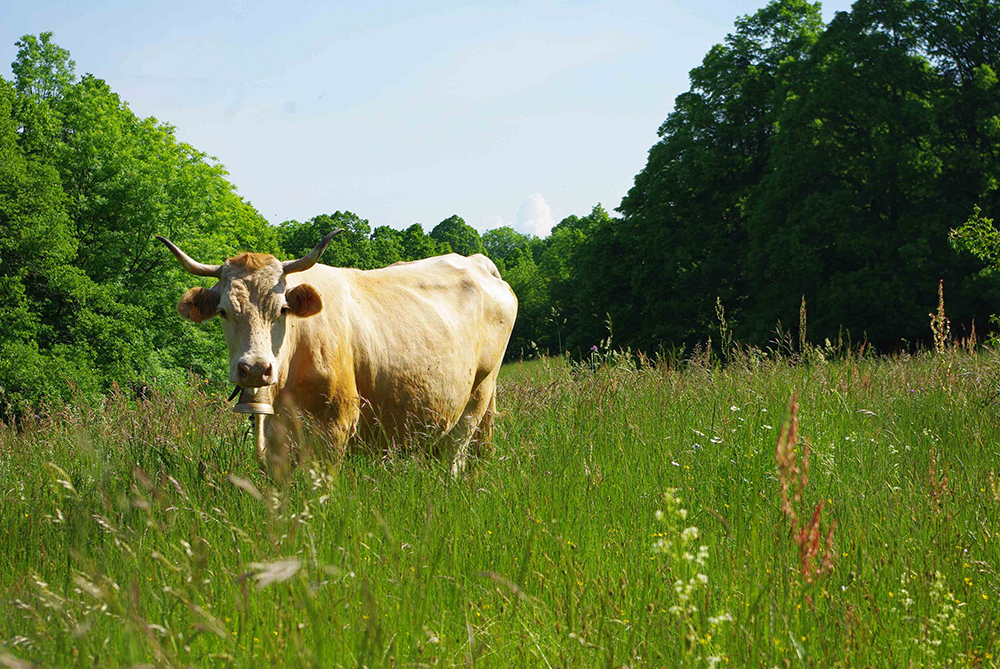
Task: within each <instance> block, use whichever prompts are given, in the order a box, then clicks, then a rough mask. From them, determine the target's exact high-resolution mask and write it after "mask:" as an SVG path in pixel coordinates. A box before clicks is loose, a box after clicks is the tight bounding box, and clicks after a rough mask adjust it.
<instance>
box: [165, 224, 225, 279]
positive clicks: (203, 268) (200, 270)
mask: <svg viewBox="0 0 1000 669" xmlns="http://www.w3.org/2000/svg"><path fill="white" fill-rule="evenodd" d="M156 238H157V239H159V240H160V241H161V242H163V243H164V245H165V246H166V247H167V248H168V249H170V250H171V251H172V252H173V254H174V255H175V256H177V259H178V260H179V261H180V263H181V266H183V267H184V269H186V270H187V271H188V272H190V273H191V274H194V275H195V276H214V277H215V278H217V279H218V278H219V277H220V276H222V266H221V265H204V264H202V263H200V262H198V261H197V260H194V259H192V258H191V256H189V255H188V254H186V253H184V251H181V250H180V249H179V248H177V246H176V245H175V244H174V243H173V242H172V241H170V240H169V239H167V238H166V237H160V236H159V235H156Z"/></svg>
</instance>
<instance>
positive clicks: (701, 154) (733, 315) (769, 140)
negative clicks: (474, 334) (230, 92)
mask: <svg viewBox="0 0 1000 669" xmlns="http://www.w3.org/2000/svg"><path fill="white" fill-rule="evenodd" d="M16 46H17V47H18V52H17V57H16V60H15V61H14V63H13V64H12V71H13V75H14V76H13V80H12V81H6V80H4V79H0V406H5V407H11V408H14V409H15V410H18V409H19V408H23V407H28V406H32V405H37V404H38V403H40V402H42V401H44V400H47V399H52V400H56V401H65V400H69V399H71V398H73V397H81V396H82V397H94V396H99V395H100V394H101V393H103V392H106V391H107V390H108V389H109V388H111V387H112V386H113V385H118V386H120V387H123V388H126V389H129V390H130V391H132V392H139V393H141V392H142V389H143V388H146V387H149V386H155V385H172V384H176V383H178V382H180V381H183V380H184V379H185V378H186V375H187V374H188V373H190V372H194V373H195V374H197V375H199V376H203V377H205V378H208V379H214V380H216V381H218V382H219V383H222V382H223V381H224V380H225V378H226V374H227V371H226V369H227V368H226V355H225V344H224V342H223V339H222V335H221V332H220V331H218V330H219V326H218V323H217V322H216V321H213V322H210V323H208V324H203V325H198V326H196V325H193V324H191V323H188V322H187V321H184V320H183V319H180V318H177V317H176V315H175V314H174V313H173V310H174V305H175V304H176V301H177V298H178V297H179V296H180V294H181V293H182V292H183V291H184V290H185V289H186V288H188V287H190V285H191V283H192V277H190V276H188V275H186V274H184V273H183V272H182V270H180V268H179V267H177V266H176V263H175V262H173V259H172V258H171V257H170V256H169V254H168V253H167V252H166V250H165V249H163V248H161V247H160V246H158V245H157V244H156V243H155V242H154V241H153V235H154V234H161V235H164V236H167V237H169V238H171V239H173V240H175V241H176V242H177V243H178V244H180V245H181V246H182V248H184V249H186V250H187V251H188V252H189V253H191V254H192V255H194V256H196V257H198V258H201V259H205V260H206V261H209V262H219V261H221V260H222V259H223V258H225V257H227V256H231V255H234V254H235V253H237V252H238V251H242V250H254V251H259V252H268V253H273V254H274V255H275V256H277V257H279V258H281V259H286V258H290V257H295V256H298V255H301V254H302V253H304V252H305V251H306V250H308V249H309V248H311V247H312V245H313V244H315V242H316V240H317V239H319V238H320V237H321V236H322V235H323V234H325V233H326V232H328V231H329V230H331V229H332V228H334V227H344V228H345V229H346V232H345V233H344V234H342V235H340V236H339V237H338V238H336V239H335V240H334V242H333V244H331V246H330V248H329V250H328V251H327V252H326V254H325V255H324V262H326V263H328V264H332V265H339V266H349V267H357V268H361V269H372V268H376V267H382V266H385V265H388V264H391V263H393V262H397V261H400V260H415V259H419V258H425V257H430V256H434V255H439V254H441V253H447V252H451V251H455V252H458V253H462V254H466V255H468V254H472V253H486V254H487V255H488V256H490V257H491V258H492V259H493V260H494V261H495V262H496V264H497V265H498V267H499V268H500V271H501V273H502V274H503V276H504V278H505V279H506V280H507V281H508V282H509V283H510V284H511V286H512V287H513V288H514V291H515V293H516V294H517V296H518V299H519V303H520V307H519V316H518V321H517V324H516V326H515V331H514V335H513V339H512V341H511V344H510V347H509V352H508V355H509V356H511V357H520V356H531V355H534V354H536V353H539V352H546V351H548V352H550V353H556V352H559V353H562V352H569V353H570V354H572V355H575V356H585V355H587V352H588V351H590V350H591V348H592V347H593V346H595V345H597V344H598V343H599V342H601V341H602V340H606V338H607V337H608V336H609V334H610V335H612V336H613V342H614V345H616V346H628V347H631V348H632V350H634V351H640V350H641V351H646V352H648V353H652V352H655V351H656V350H657V349H660V348H662V347H684V346H687V347H691V346H694V345H695V344H696V343H699V342H704V341H705V340H706V338H707V337H708V336H710V335H711V334H712V333H714V332H716V331H717V328H718V321H717V308H718V307H719V306H722V307H723V308H724V309H725V313H726V317H727V321H728V325H729V326H730V327H731V328H732V329H733V331H734V333H735V336H736V337H737V338H738V339H739V340H740V341H743V342H746V343H751V344H758V345H761V344H766V343H767V342H768V341H769V340H771V339H772V338H773V337H774V336H775V332H776V328H778V329H781V328H784V329H786V330H789V329H794V326H795V325H796V324H797V323H798V312H799V308H800V304H801V301H802V299H803V297H804V298H805V299H806V300H807V301H808V304H809V337H810V339H813V340H815V341H820V342H821V341H822V340H823V339H825V338H835V337H837V336H838V335H843V334H844V333H850V335H851V336H852V337H853V338H854V339H855V340H858V339H862V338H864V339H866V340H868V341H869V342H871V343H872V344H874V345H876V346H878V347H879V348H881V349H883V350H886V349H890V348H893V347H898V346H900V345H901V344H902V345H907V344H913V343H915V342H920V341H925V340H928V339H929V336H930V331H929V328H928V313H929V312H930V311H931V310H932V309H933V307H934V306H935V305H936V303H937V288H938V281H939V280H940V279H943V280H944V285H945V287H946V291H947V300H948V310H949V316H951V318H952V322H953V329H955V330H956V331H959V332H961V331H962V330H963V329H965V330H968V328H969V327H971V324H972V322H973V321H975V323H976V325H977V327H978V328H980V331H982V330H983V329H984V328H985V327H986V326H987V322H988V319H989V317H990V315H991V314H992V313H993V312H994V311H997V307H996V305H997V302H998V298H1000V282H998V276H1000V273H998V271H997V268H995V267H994V265H995V264H996V263H993V264H988V265H986V266H984V259H986V260H989V259H990V257H991V256H989V253H988V252H987V251H984V250H983V248H984V247H983V245H984V244H985V243H986V242H983V241H982V240H984V239H986V240H989V239H992V238H991V237H990V236H989V235H990V234H991V230H993V228H992V227H991V226H992V223H991V221H992V220H993V219H995V218H996V215H997V212H998V209H1000V85H998V78H997V73H998V72H1000V4H998V3H996V2H995V1H993V0H858V2H856V3H855V4H854V5H853V7H852V9H851V11H849V12H841V13H838V14H837V15H836V16H835V17H834V19H833V20H832V21H831V22H830V23H829V24H824V22H823V20H822V17H821V14H820V6H819V3H809V2H806V1H805V0H774V1H772V2H770V4H768V5H767V6H765V7H764V8H763V9H761V10H759V11H758V12H756V13H755V14H753V15H749V16H744V17H740V18H738V19H737V20H736V23H735V28H734V31H733V32H732V33H731V34H730V35H728V36H727V37H726V39H725V40H724V41H723V43H721V44H719V45H717V46H715V47H713V48H712V49H711V50H710V51H709V52H708V54H707V55H706V56H705V58H704V59H703V61H702V63H701V64H700V65H699V66H698V67H696V68H695V69H693V70H692V71H691V73H690V82H691V85H690V89H689V90H688V91H686V92H685V93H683V94H681V95H680V96H678V98H677V99H676V101H675V104H674V108H673V111H671V112H670V114H669V115H668V117H667V118H666V120H665V121H664V123H663V124H662V125H661V126H660V128H659V141H657V142H656V144H654V145H653V147H652V148H651V149H650V151H649V157H648V161H647V164H646V166H645V167H644V168H643V170H642V171H641V172H640V173H639V174H638V175H636V177H635V182H634V186H633V187H632V188H631V190H630V191H629V192H628V194H627V195H626V196H625V198H624V199H623V200H622V202H621V204H620V206H619V207H618V209H617V210H616V215H612V214H609V212H608V211H606V210H605V209H604V208H603V207H602V206H601V205H597V206H595V207H594V208H593V210H592V211H591V212H590V213H589V214H588V215H586V216H583V217H578V216H570V217H568V218H566V219H564V220H562V221H561V222H560V223H559V224H558V225H556V226H555V228H554V229H553V230H552V233H551V235H550V236H548V237H546V238H544V239H540V238H537V237H531V236H527V235H523V234H520V233H518V232H516V231H515V230H513V229H512V228H510V227H504V228H498V229H496V230H490V231H488V232H486V233H484V234H482V235H480V234H479V233H478V232H477V231H476V230H475V229H474V228H472V227H471V226H469V225H468V224H466V223H465V221H463V220H462V219H461V217H459V216H452V217H450V218H448V219H445V220H444V221H441V222H440V223H438V224H437V225H435V226H434V227H433V228H432V229H431V230H430V231H429V232H425V230H424V228H423V227H422V226H421V225H420V224H414V225H412V226H410V227H409V228H406V229H405V230H396V229H394V228H391V227H388V226H378V227H374V228H372V226H371V224H370V223H369V222H368V221H367V220H365V219H364V218H361V217H360V216H358V215H356V214H354V213H351V212H340V211H337V212H335V213H333V214H321V215H317V216H315V217H313V218H311V219H309V220H307V221H304V222H299V221H286V222H285V223H282V224H281V225H279V226H272V225H269V224H268V222H267V221H266V220H265V219H264V218H263V217H262V216H261V215H260V214H259V213H258V212H257V211H256V210H255V209H254V208H253V206H252V205H251V203H249V202H247V201H246V200H245V199H243V198H241V197H240V196H239V195H238V193H237V191H236V189H235V187H234V186H233V184H232V183H231V182H230V181H229V180H228V174H227V172H226V171H225V168H224V167H223V166H222V165H221V164H220V163H219V161H218V160H216V159H215V158H212V157H210V156H208V155H206V154H204V153H202V152H200V151H198V150H197V149H195V148H194V147H192V146H190V145H188V144H185V143H183V142H180V141H178V140H177V138H176V135H175V131H174V128H173V127H172V126H170V125H169V124H167V123H163V122H161V121H158V120H157V119H155V118H147V119H141V118H138V117H137V116H136V115H135V114H134V113H133V112H132V111H131V110H130V109H129V107H128V105H127V103H126V102H125V101H123V100H121V99H120V98H119V97H118V96H117V95H116V94H115V93H114V92H113V91H112V90H111V89H110V87H109V86H108V85H107V83H106V82H104V81H103V80H101V79H99V78H97V77H95V76H93V75H90V74H87V75H84V76H82V77H77V75H76V73H75V63H74V62H73V61H72V60H71V58H70V55H69V53H68V52H66V51H65V50H64V49H62V48H60V47H59V46H58V45H56V44H55V43H54V42H53V41H52V35H51V33H42V34H41V35H38V36H33V35H27V36H25V37H23V38H22V39H21V40H19V41H18V42H17V43H16ZM974 212H975V214H974ZM970 217H971V220H973V221H974V222H975V223H976V225H977V226H978V227H975V228H974V229H973V228H969V227H968V226H966V228H965V229H966V231H967V232H968V231H971V232H969V234H972V232H975V234H976V235H978V237H975V239H973V238H972V237H969V236H968V235H967V236H965V237H963V236H962V234H957V235H956V236H954V237H953V238H952V239H951V240H949V233H950V231H951V230H952V229H953V228H958V227H959V226H961V225H962V224H963V223H964V222H965V221H966V220H970ZM984 221H985V222H986V223H985V224H984ZM984 226H985V227H984ZM976 239H978V240H980V241H979V242H978V243H977V242H976V241H975V240H976ZM970 240H971V241H970ZM977 244H978V245H977ZM991 252H993V253H994V255H996V252H995V250H994V251H991Z"/></svg>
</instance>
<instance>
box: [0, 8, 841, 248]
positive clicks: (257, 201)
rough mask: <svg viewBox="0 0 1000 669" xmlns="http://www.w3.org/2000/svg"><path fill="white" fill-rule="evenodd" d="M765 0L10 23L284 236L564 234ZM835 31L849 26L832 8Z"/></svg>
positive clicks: (13, 13) (606, 200) (183, 14)
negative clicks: (298, 225)
mask: <svg viewBox="0 0 1000 669" xmlns="http://www.w3.org/2000/svg"><path fill="white" fill-rule="evenodd" d="M764 4H765V0H734V1H731V2H723V1H719V0H712V1H706V2H697V1H696V0H676V1H675V2H662V1H661V2H649V1H646V0H617V1H609V2H603V1H597V2H548V1H543V2H532V3H523V4H517V3H491V4H490V5H488V6H486V5H485V4H484V5H483V6H478V7H473V6H466V7H463V6H452V5H446V4H442V3H438V2H428V3H422V5H421V6H420V7H419V8H418V7H417V6H416V5H415V4H414V3H386V2H381V3H372V2H345V3H326V2H284V3H264V2H251V1H235V2H211V1H205V0H202V1H201V2H195V1H192V0H179V1H177V2H171V3H163V2H103V3H102V2H79V1H77V2H70V1H56V0H13V2H5V3H2V4H0V63H5V65H3V66H0V75H2V76H4V77H5V78H8V79H10V78H11V77H12V75H11V72H10V68H9V65H6V63H9V62H10V61H12V60H13V59H14V57H15V55H16V52H17V50H16V48H15V46H14V42H15V40H17V39H18V38H19V37H20V36H21V35H24V34H26V33H34V34H37V33H39V32H42V31H44V30H52V31H53V32H54V33H55V35H54V41H55V42H56V43H58V44H59V45H60V46H62V47H63V48H66V49H68V50H69V51H70V53H71V54H72V56H73V59H74V60H75V61H76V63H77V73H78V74H82V73H85V72H90V73H93V74H94V75H96V76H98V77H100V78H102V79H104V80H106V81H107V82H108V83H109V84H110V85H111V87H112V88H113V89H114V90H115V91H116V92H117V93H118V94H119V95H121V97H122V99H124V100H126V101H127V102H128V103H129V105H130V106H131V108H132V110H133V111H134V112H135V113H136V114H138V115H140V116H143V117H145V116H155V117H156V118H157V119H159V120H161V121H166V122H168V123H170V124H172V125H174V126H176V128H177V135H178V137H179V138H180V139H181V140H183V141H186V142H189V143H191V144H192V145H194V146H195V147H196V148H198V149H200V150H202V151H205V152H207V153H209V154H210V155H213V156H216V157H218V158H219V160H221V161H222V163H223V164H225V165H226V167H227V168H228V170H229V172H230V175H231V179H232V181H233V183H235V184H236V186H237V187H238V189H239V192H240V194H241V195H243V196H244V197H245V198H247V199H248V200H250V201H251V202H252V203H253V204H254V206H256V207H257V209H258V210H259V211H260V212H261V214H263V215H264V216H265V217H266V218H267V219H268V220H270V221H271V222H272V223H279V222H281V221H283V220H287V219H290V218H294V219H298V220H304V219H306V218H310V217H312V216H314V215H316V214H321V213H333V212H334V211H337V210H341V211H342V210H350V211H353V212H354V213H356V214H358V215H360V216H362V217H364V218H367V219H368V220H369V221H370V222H371V224H372V226H373V227H374V226H378V225H391V226H393V227H396V228H402V227H405V226H408V225H410V224H411V223H421V224H423V226H424V228H425V229H426V230H429V229H430V228H431V227H433V226H434V225H435V224H437V223H438V222H439V221H441V220H442V219H444V218H447V217H448V216H450V215H452V214H459V215H460V216H462V217H463V218H464V219H465V220H466V221H467V222H468V223H469V224H470V225H473V226H474V227H477V228H479V229H480V230H485V229H488V228H493V227H497V226H499V225H514V226H515V228H517V229H518V230H520V231H522V232H529V233H533V234H538V235H544V234H547V232H548V228H549V227H550V226H551V225H552V224H554V223H556V222H558V221H559V220H560V219H562V218H563V217H565V216H568V215H569V214H578V215H583V214H586V213H588V212H589V211H590V209H591V207H592V206H593V205H594V204H596V203H598V202H600V203H602V204H603V205H604V206H605V207H606V208H607V209H609V210H611V209H614V208H615V207H617V206H618V204H619V203H620V201H621V198H622V196H624V195H625V193H626V192H627V191H628V189H629V187H630V186H631V185H632V180H633V178H634V177H635V175H636V174H637V173H638V172H639V170H641V169H642V167H643V166H644V165H645V161H646V153H647V151H648V150H649V148H650V146H652V144H653V143H654V142H655V141H656V129H657V127H658V126H659V125H660V123H662V122H663V120H664V118H666V115H667V113H668V112H669V111H670V109H671V108H672V105H673V100H674V98H675V97H676V96H677V95H678V94H680V93H682V92H683V91H684V90H686V89H687V87H688V78H687V75H688V71H689V70H690V69H691V68H693V67H695V66H696V65H697V64H698V63H699V62H700V61H701V59H702V58H703V57H704V55H705V53H706V52H707V51H708V49H709V48H710V47H711V46H712V45H713V44H717V43H719V42H720V41H722V39H723V38H724V37H725V35H726V34H727V33H728V32H730V31H731V30H732V26H733V21H734V19H735V18H736V17H737V16H740V15H743V14H748V13H752V12H754V11H755V10H756V9H758V8H759V7H761V6H763V5H764ZM823 7H824V11H823V14H824V18H825V19H826V20H829V19H830V18H831V17H832V15H833V13H834V12H835V11H840V10H846V9H849V7H850V2H848V1H847V0H835V1H828V2H824V3H823Z"/></svg>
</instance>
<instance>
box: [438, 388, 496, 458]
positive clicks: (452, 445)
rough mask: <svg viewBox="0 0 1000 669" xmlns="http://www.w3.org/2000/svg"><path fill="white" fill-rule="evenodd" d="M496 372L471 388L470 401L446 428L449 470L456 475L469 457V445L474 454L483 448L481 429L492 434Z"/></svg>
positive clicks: (482, 431)
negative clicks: (458, 416) (472, 389)
mask: <svg viewBox="0 0 1000 669" xmlns="http://www.w3.org/2000/svg"><path fill="white" fill-rule="evenodd" d="M495 390H496V375H495V374H490V375H489V376H488V377H486V378H485V379H483V381H482V382H480V384H479V385H478V386H476V389H475V390H474V391H473V392H472V397H470V398H469V403H468V404H466V405H465V411H464V412H463V413H462V417H461V418H459V419H458V423H456V424H455V426H454V427H453V428H452V429H451V430H450V431H449V432H448V435H447V437H446V439H447V440H448V446H449V451H450V453H449V454H450V456H451V473H452V475H454V476H458V475H459V474H460V473H461V472H462V471H463V470H464V469H465V464H466V461H467V460H468V458H469V451H470V445H471V450H472V452H473V453H474V454H475V455H479V454H480V453H481V452H482V445H483V437H484V436H487V435H486V434H484V430H485V431H486V432H488V435H489V436H490V437H491V436H492V431H493V419H492V416H491V415H488V414H490V411H491V410H493V411H495V410H496V397H495V395H496V392H495Z"/></svg>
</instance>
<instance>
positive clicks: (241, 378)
mask: <svg viewBox="0 0 1000 669" xmlns="http://www.w3.org/2000/svg"><path fill="white" fill-rule="evenodd" d="M236 382H237V383H238V384H239V385H241V386H243V387H244V388H257V387H260V386H269V385H271V384H272V383H274V365H273V364H272V363H270V362H265V361H263V360H260V361H257V362H253V363H250V362H246V361H240V362H239V363H237V364H236Z"/></svg>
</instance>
